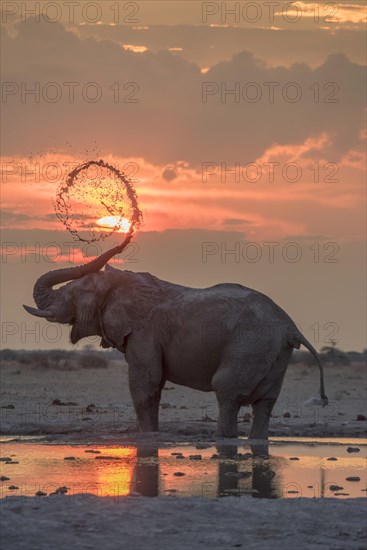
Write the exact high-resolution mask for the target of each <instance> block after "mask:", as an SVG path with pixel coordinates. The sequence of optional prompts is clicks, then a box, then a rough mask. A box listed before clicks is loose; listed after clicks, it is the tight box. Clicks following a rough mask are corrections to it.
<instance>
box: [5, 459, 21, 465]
mask: <svg viewBox="0 0 367 550" xmlns="http://www.w3.org/2000/svg"><path fill="white" fill-rule="evenodd" d="M5 464H19V462H17V461H16V460H12V459H10V460H8V462H5Z"/></svg>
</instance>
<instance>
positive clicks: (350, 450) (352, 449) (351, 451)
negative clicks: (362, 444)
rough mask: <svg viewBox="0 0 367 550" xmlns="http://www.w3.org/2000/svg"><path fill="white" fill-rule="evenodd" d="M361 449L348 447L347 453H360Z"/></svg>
mask: <svg viewBox="0 0 367 550" xmlns="http://www.w3.org/2000/svg"><path fill="white" fill-rule="evenodd" d="M360 450H361V449H360V448H359V447H347V453H359V451H360Z"/></svg>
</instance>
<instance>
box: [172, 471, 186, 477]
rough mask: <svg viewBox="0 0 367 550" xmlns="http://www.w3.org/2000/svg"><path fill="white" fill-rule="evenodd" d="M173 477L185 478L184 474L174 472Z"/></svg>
mask: <svg viewBox="0 0 367 550" xmlns="http://www.w3.org/2000/svg"><path fill="white" fill-rule="evenodd" d="M173 475H174V476H176V477H181V476H185V475H186V474H184V473H183V472H175V473H174V474H173Z"/></svg>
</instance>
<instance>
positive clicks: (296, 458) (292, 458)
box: [289, 456, 299, 460]
mask: <svg viewBox="0 0 367 550" xmlns="http://www.w3.org/2000/svg"><path fill="white" fill-rule="evenodd" d="M289 460H299V458H298V456H291V458H290V459H289Z"/></svg>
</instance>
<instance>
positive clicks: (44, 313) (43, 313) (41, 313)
mask: <svg viewBox="0 0 367 550" xmlns="http://www.w3.org/2000/svg"><path fill="white" fill-rule="evenodd" d="M23 307H24V309H25V310H26V311H27V312H28V313H30V314H31V315H35V316H36V317H46V318H47V317H48V318H53V316H54V315H53V313H52V311H50V310H49V309H36V308H35V307H30V306H25V305H24V304H23Z"/></svg>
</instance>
